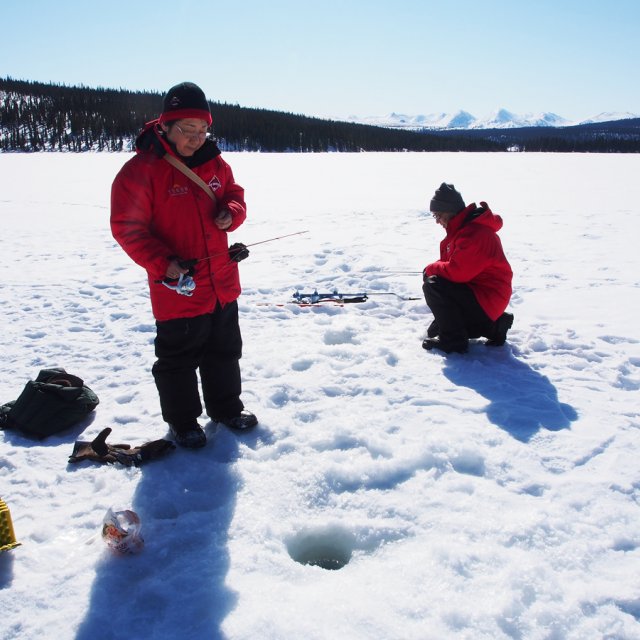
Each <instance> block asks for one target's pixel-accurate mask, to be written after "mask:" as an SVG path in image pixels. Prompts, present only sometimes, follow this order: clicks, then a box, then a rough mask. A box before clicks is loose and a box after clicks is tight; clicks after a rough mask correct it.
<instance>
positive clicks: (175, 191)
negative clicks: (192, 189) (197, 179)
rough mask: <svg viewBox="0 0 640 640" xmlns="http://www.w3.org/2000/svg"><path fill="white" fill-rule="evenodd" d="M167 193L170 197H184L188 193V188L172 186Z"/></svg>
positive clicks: (178, 185) (177, 185)
mask: <svg viewBox="0 0 640 640" xmlns="http://www.w3.org/2000/svg"><path fill="white" fill-rule="evenodd" d="M168 193H169V195H170V196H184V195H186V194H187V193H189V187H187V186H184V185H180V184H174V185H173V187H171V188H170V189H169V192H168Z"/></svg>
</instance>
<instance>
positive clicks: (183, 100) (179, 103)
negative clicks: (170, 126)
mask: <svg viewBox="0 0 640 640" xmlns="http://www.w3.org/2000/svg"><path fill="white" fill-rule="evenodd" d="M182 118H198V119H200V120H206V121H207V124H208V125H211V122H212V120H211V111H210V110H209V103H208V102H207V98H206V97H205V95H204V91H202V89H201V88H200V87H199V86H198V85H195V84H193V82H182V83H180V84H177V85H176V86H175V87H171V89H169V91H167V95H166V96H165V97H164V100H163V102H162V114H161V115H160V123H161V124H162V123H163V122H171V121H172V120H181V119H182Z"/></svg>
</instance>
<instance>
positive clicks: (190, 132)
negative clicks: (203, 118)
mask: <svg viewBox="0 0 640 640" xmlns="http://www.w3.org/2000/svg"><path fill="white" fill-rule="evenodd" d="M175 127H176V129H177V130H178V131H179V132H180V133H181V134H182V135H183V136H184V137H185V138H193V139H198V140H202V139H204V138H208V137H209V136H210V135H211V129H205V130H204V131H198V130H197V129H193V128H191V127H184V128H182V127H181V126H180V125H179V124H177V125H175Z"/></svg>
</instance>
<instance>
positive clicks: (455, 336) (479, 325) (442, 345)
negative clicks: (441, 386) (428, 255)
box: [422, 182, 513, 353]
mask: <svg viewBox="0 0 640 640" xmlns="http://www.w3.org/2000/svg"><path fill="white" fill-rule="evenodd" d="M430 210H431V212H432V214H433V217H434V218H435V220H436V222H438V224H440V225H442V226H443V227H444V229H445V230H446V233H447V235H446V236H445V238H444V240H442V242H441V243H440V259H439V260H437V261H436V262H432V263H431V264H429V265H427V266H426V267H425V269H424V284H423V287H422V290H423V291H424V296H425V300H426V301H427V305H428V306H429V308H430V309H431V311H432V313H433V316H434V320H433V322H432V323H431V325H430V326H429V328H428V329H427V338H426V339H425V340H424V341H423V343H422V346H423V347H424V348H425V349H429V350H430V349H440V350H441V351H444V352H445V353H451V352H454V351H455V352H459V353H465V352H466V351H467V349H468V347H469V339H470V338H480V337H485V338H488V341H487V342H486V344H487V345H490V346H501V345H503V344H504V343H505V340H506V337H507V331H509V329H510V328H511V325H512V324H513V314H511V313H505V309H506V308H507V305H508V304H509V299H510V298H511V280H512V277H513V272H512V271H511V266H510V265H509V262H508V261H507V259H506V257H505V255H504V251H503V250H502V243H501V242H500V238H499V237H498V235H497V232H498V231H499V230H500V229H501V228H502V218H501V217H500V216H498V215H495V214H494V213H492V212H491V209H489V206H488V205H487V203H486V202H481V203H480V206H479V207H477V206H476V205H475V203H474V204H470V205H469V206H465V204H464V200H463V199H462V196H461V195H460V193H459V192H458V191H456V189H455V187H454V186H453V185H452V184H446V183H444V182H443V183H442V184H441V185H440V187H439V188H438V189H437V190H436V192H435V194H434V196H433V198H432V199H431V204H430Z"/></svg>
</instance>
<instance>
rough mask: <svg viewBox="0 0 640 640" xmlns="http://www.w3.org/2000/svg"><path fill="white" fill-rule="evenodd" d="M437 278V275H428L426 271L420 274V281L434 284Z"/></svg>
mask: <svg viewBox="0 0 640 640" xmlns="http://www.w3.org/2000/svg"><path fill="white" fill-rule="evenodd" d="M437 279H438V276H428V275H427V272H426V271H425V272H424V273H423V274H422V282H428V283H429V284H435V283H436V280H437Z"/></svg>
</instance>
